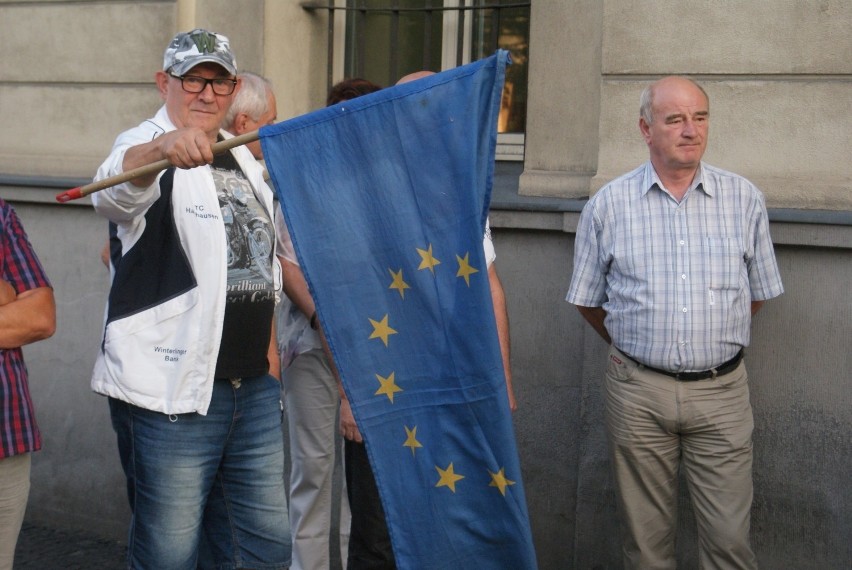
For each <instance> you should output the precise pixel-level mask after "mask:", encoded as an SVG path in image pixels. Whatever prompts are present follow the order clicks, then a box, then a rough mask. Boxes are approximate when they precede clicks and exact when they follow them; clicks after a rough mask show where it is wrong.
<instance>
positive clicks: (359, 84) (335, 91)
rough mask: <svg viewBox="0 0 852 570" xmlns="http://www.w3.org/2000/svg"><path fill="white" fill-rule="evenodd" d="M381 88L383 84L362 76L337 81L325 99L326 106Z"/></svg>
mask: <svg viewBox="0 0 852 570" xmlns="http://www.w3.org/2000/svg"><path fill="white" fill-rule="evenodd" d="M379 90H381V86H379V85H376V84H375V83H373V82H371V81H367V80H366V79H361V78H360V77H353V78H351V79H344V80H343V81H341V82H340V83H336V84H335V85H334V86H333V87H332V88H331V89H330V90H329V91H328V97H326V99H325V105H326V107H330V106H332V105H335V104H337V103H340V102H342V101H349V100H350V99H355V98H356V97H360V96H362V95H367V94H369V93H375V92H376V91H379Z"/></svg>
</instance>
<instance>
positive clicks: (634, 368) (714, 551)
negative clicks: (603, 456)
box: [606, 348, 757, 570]
mask: <svg viewBox="0 0 852 570" xmlns="http://www.w3.org/2000/svg"><path fill="white" fill-rule="evenodd" d="M606 415H607V420H606V421H607V430H608V435H609V441H610V453H611V460H612V465H613V472H614V475H615V482H616V488H617V492H618V498H619V510H620V514H621V519H622V523H623V527H624V532H625V537H624V545H623V549H624V567H625V568H627V569H632V568H635V569H641V570H657V569H660V570H663V569H666V570H671V569H674V568H676V560H675V532H676V528H677V497H678V474H679V470H681V469H682V470H683V471H684V473H685V475H686V480H687V483H688V485H689V494H690V497H691V499H692V505H693V509H694V511H695V518H696V521H697V524H698V541H699V544H698V550H699V561H698V566H699V568H700V569H702V570H715V569H724V570H731V569H738V568H742V569H753V568H757V562H756V560H755V556H754V553H753V552H752V550H751V546H750V545H749V527H750V522H751V503H752V495H753V487H752V477H751V469H752V439H751V436H752V431H753V429H754V422H753V419H752V411H751V404H750V403H749V392H748V375H747V374H746V368H745V364H742V363H741V364H740V366H738V367H737V369H736V370H734V371H733V372H731V373H729V374H726V375H724V376H720V377H718V378H715V379H708V380H700V381H696V382H682V381H677V380H675V379H674V378H671V377H669V376H666V375H663V374H658V373H655V372H650V371H648V370H647V369H646V368H645V367H643V366H642V365H641V364H638V363H637V362H635V361H633V360H631V359H630V357H628V356H626V355H625V354H623V353H621V352H620V351H618V350H617V349H616V348H611V349H610V354H609V360H608V363H607V371H606Z"/></svg>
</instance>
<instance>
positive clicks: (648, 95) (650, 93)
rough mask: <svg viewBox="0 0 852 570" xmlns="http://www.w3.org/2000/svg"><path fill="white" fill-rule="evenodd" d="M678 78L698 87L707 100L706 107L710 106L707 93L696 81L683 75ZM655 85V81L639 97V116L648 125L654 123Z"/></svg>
mask: <svg viewBox="0 0 852 570" xmlns="http://www.w3.org/2000/svg"><path fill="white" fill-rule="evenodd" d="M678 77H680V78H681V79H686V80H687V81H689V82H690V83H692V84H693V85H695V86H696V87H698V90H699V91H701V93H702V94H703V95H704V98H705V99H707V106H708V107H709V106H710V96H709V95H707V92H706V91H705V90H704V88H703V87H702V86H701V85H700V84H699V83H698V82H697V81H696V80H694V79H693V78H691V77H687V76H685V75H679V76H678ZM656 85H657V81H655V82H653V83H651V84H650V85H648V86H647V87H645V89H643V90H642V94H641V95H640V96H639V116H640V117H642V118H643V119H645V122H646V123H647V124H649V125H650V124H651V123H653V122H654V87H655V86H656Z"/></svg>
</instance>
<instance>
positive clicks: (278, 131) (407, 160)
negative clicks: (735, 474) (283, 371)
mask: <svg viewBox="0 0 852 570" xmlns="http://www.w3.org/2000/svg"><path fill="white" fill-rule="evenodd" d="M506 65H508V53H507V52H505V51H499V52H498V53H497V54H495V55H494V56H492V57H490V58H488V59H485V60H482V61H479V62H475V63H472V64H470V65H466V66H463V67H459V68H456V69H454V70H450V71H446V72H443V73H440V74H436V75H432V76H430V77H427V78H425V79H420V80H418V81H415V82H411V83H407V84H403V85H400V86H396V87H393V88H389V89H385V90H382V91H379V92H377V93H373V94H371V95H367V96H364V97H360V98H358V99H355V100H351V101H347V102H344V103H340V104H338V105H335V106H333V107H328V108H325V109H321V110H319V111H316V112H313V113H309V114H307V115H303V116H301V117H297V118H295V119H292V120H289V121H286V122H283V123H280V124H277V125H273V126H270V127H265V128H263V129H261V133H260V134H261V141H262V145H263V152H264V156H265V157H266V162H267V167H268V169H269V172H270V175H271V178H272V180H273V182H274V185H275V188H276V191H277V193H278V197H279V200H280V203H281V205H282V209H283V211H284V215H285V219H286V221H287V225H288V227H289V229H290V234H291V238H292V240H293V244H294V247H295V250H296V254H297V257H298V259H299V263H300V265H301V267H302V271H303V273H304V275H305V278H306V280H307V282H308V285H309V288H310V290H311V294H312V296H313V297H314V300H315V303H316V307H317V313H318V315H319V319H320V322H321V323H322V325H323V329H324V331H325V333H326V338H327V340H328V343H329V346H330V348H331V352H332V355H333V357H334V360H335V363H336V365H337V368H338V371H339V373H340V376H341V379H342V382H343V385H344V389H345V390H346V394H347V396H348V398H349V400H350V403H351V406H352V410H353V413H354V416H355V419H356V422H357V424H358V426H359V429H360V431H361V433H362V435H363V437H364V440H365V442H366V445H367V451H368V454H369V457H370V462H371V465H372V466H373V471H374V474H375V477H376V483H377V485H378V487H379V492H380V494H381V497H382V503H383V506H384V510H385V513H386V516H387V521H388V528H389V531H390V535H391V541H392V543H393V548H394V554H395V557H396V561H397V565H398V567H399V568H401V569H414V568H423V569H430V570H432V569H436V568H447V569H454V570H455V569H459V568H476V569H478V570H483V569H491V568H494V569H497V568H500V569H503V568H507V569H508V568H511V569H513V570H516V569H526V568H535V566H536V562H535V553H534V550H533V544H532V536H531V532H530V527H529V518H528V514H527V508H526V500H525V497H524V491H523V484H522V481H521V471H520V464H519V460H518V453H517V449H516V445H515V439H514V432H513V427H512V420H511V413H510V411H509V407H508V403H507V396H506V386H505V378H504V374H503V365H502V360H501V355H500V346H499V343H498V339H497V332H496V325H495V319H494V312H493V308H492V304H491V294H490V288H489V283H488V274H487V267H486V262H485V258H484V253H483V247H482V241H483V233H484V227H485V220H486V215H487V211H488V204H489V201H490V193H491V184H492V174H493V165H494V149H495V145H496V137H497V134H496V121H497V114H498V112H499V109H500V101H501V94H502V89H503V81H504V77H505V69H506Z"/></svg>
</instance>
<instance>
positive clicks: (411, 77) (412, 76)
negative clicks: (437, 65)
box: [396, 70, 435, 85]
mask: <svg viewBox="0 0 852 570" xmlns="http://www.w3.org/2000/svg"><path fill="white" fill-rule="evenodd" d="M430 75H435V72H434V71H425V70H424V71H415V72H414V73H409V74H408V75H403V76H402V77H400V78H399V81H397V82H396V84H397V85H402V84H403V83H410V82H412V81H417V80H418V79H423V78H424V77H429V76H430Z"/></svg>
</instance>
